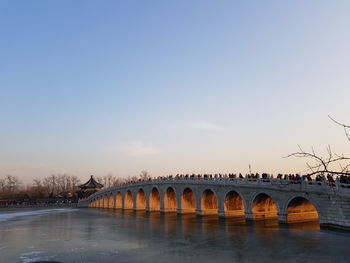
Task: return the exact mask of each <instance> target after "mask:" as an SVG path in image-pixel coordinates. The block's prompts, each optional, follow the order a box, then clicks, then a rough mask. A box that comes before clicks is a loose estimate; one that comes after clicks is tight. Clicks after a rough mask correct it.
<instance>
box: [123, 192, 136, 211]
mask: <svg viewBox="0 0 350 263" xmlns="http://www.w3.org/2000/svg"><path fill="white" fill-rule="evenodd" d="M133 208H134V200H133V198H132V193H131V192H130V190H128V191H127V192H126V194H125V197H124V209H133Z"/></svg>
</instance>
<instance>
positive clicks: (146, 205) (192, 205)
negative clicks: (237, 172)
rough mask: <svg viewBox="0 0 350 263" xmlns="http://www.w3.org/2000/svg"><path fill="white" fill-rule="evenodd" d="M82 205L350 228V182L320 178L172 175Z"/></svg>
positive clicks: (107, 191)
mask: <svg viewBox="0 0 350 263" xmlns="http://www.w3.org/2000/svg"><path fill="white" fill-rule="evenodd" d="M78 206H79V207H89V208H110V209H133V210H146V211H159V212H164V213H167V212H177V213H180V214H182V213H196V214H198V215H207V214H217V215H218V216H220V217H231V216H245V218H246V219H254V220H260V219H270V218H271V219H272V218H278V220H279V222H281V223H293V222H305V221H314V220H318V221H319V223H320V225H321V226H322V225H328V226H338V227H342V228H350V185H346V184H340V183H339V182H338V181H337V182H336V183H328V182H318V181H299V182H296V181H289V180H279V179H247V178H245V179H240V178H222V179H221V178H220V179H205V178H181V179H174V178H167V179H153V180H149V181H140V182H135V183H128V184H124V185H122V186H117V187H112V188H108V189H104V190H101V191H98V192H96V193H94V194H93V195H91V196H89V197H88V198H86V199H81V200H79V204H78Z"/></svg>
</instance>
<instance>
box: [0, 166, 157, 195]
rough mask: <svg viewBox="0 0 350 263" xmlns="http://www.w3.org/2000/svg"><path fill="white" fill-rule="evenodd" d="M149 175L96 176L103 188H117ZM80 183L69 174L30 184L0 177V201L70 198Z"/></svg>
mask: <svg viewBox="0 0 350 263" xmlns="http://www.w3.org/2000/svg"><path fill="white" fill-rule="evenodd" d="M150 177H151V176H150V174H149V173H148V172H147V171H142V172H141V173H140V175H139V176H129V177H125V178H121V177H117V176H114V175H113V174H107V175H105V176H97V177H96V178H95V179H96V181H97V182H99V183H101V184H103V185H104V187H105V188H109V187H113V186H118V185H121V184H123V183H124V182H126V181H130V180H138V179H148V178H150ZM81 183H85V182H82V181H81V180H80V178H79V177H78V176H76V175H70V174H52V175H49V176H46V177H44V178H34V179H33V180H32V182H31V183H29V184H26V185H25V184H23V182H22V181H21V180H20V178H19V177H18V176H14V175H6V176H4V177H0V200H9V199H12V200H24V199H30V200H37V199H47V198H56V197H62V198H67V197H72V196H75V193H76V191H78V190H79V185H81Z"/></svg>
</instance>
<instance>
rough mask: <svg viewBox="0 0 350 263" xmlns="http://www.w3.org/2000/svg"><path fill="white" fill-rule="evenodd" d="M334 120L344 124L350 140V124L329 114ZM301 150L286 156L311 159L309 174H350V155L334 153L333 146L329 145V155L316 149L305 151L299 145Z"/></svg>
mask: <svg viewBox="0 0 350 263" xmlns="http://www.w3.org/2000/svg"><path fill="white" fill-rule="evenodd" d="M328 117H329V118H330V119H331V120H332V121H333V122H335V123H336V124H338V125H340V126H342V127H343V128H344V131H345V135H346V137H347V139H348V140H349V141H350V133H349V131H348V129H350V126H349V125H345V124H343V123H340V122H338V121H336V120H334V119H333V118H332V117H330V116H328ZM298 147H299V151H297V152H294V153H291V154H289V155H288V156H286V157H299V158H307V159H310V160H311V163H310V162H307V163H306V165H307V168H308V175H310V176H325V175H336V176H349V175H350V163H349V160H350V157H346V156H344V155H343V154H336V153H333V152H332V150H331V147H330V146H329V145H328V147H327V156H326V157H322V156H320V155H318V154H316V153H315V151H314V149H313V148H311V151H305V150H304V149H302V148H301V147H300V146H299V145H298Z"/></svg>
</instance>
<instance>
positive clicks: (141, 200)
mask: <svg viewBox="0 0 350 263" xmlns="http://www.w3.org/2000/svg"><path fill="white" fill-rule="evenodd" d="M136 209H137V210H146V195H145V192H144V191H143V190H142V189H140V190H139V191H138V192H137V195H136Z"/></svg>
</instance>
